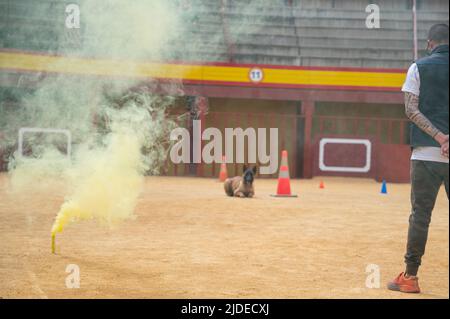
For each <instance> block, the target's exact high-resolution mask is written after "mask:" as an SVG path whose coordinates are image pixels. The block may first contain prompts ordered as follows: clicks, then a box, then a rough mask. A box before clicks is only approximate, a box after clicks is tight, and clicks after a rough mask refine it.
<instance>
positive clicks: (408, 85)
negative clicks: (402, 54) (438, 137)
mask: <svg viewBox="0 0 450 319" xmlns="http://www.w3.org/2000/svg"><path fill="white" fill-rule="evenodd" d="M402 91H403V92H409V93H412V94H414V95H417V96H420V75H419V68H418V67H417V64H415V63H413V64H412V65H411V67H410V68H409V70H408V74H407V75H406V81H405V83H404V84H403V87H402ZM411 159H412V160H417V161H429V162H439V163H447V164H448V163H449V159H448V158H447V157H445V156H443V155H442V154H441V148H440V147H433V146H431V147H430V146H423V147H415V148H414V149H413V152H412V156H411Z"/></svg>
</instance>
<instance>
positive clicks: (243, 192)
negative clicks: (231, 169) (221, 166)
mask: <svg viewBox="0 0 450 319" xmlns="http://www.w3.org/2000/svg"><path fill="white" fill-rule="evenodd" d="M256 170H257V168H256V166H254V167H252V168H250V167H248V166H247V165H244V170H243V174H242V176H236V177H232V178H227V179H226V180H225V183H224V189H225V193H226V194H227V195H228V196H231V197H241V198H244V197H249V198H252V197H253V196H255V187H254V185H253V181H254V180H255V175H256Z"/></svg>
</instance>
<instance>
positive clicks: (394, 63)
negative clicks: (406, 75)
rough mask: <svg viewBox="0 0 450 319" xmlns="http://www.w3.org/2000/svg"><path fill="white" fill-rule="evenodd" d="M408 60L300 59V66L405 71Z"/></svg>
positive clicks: (409, 62)
mask: <svg viewBox="0 0 450 319" xmlns="http://www.w3.org/2000/svg"><path fill="white" fill-rule="evenodd" d="M411 63H412V61H410V60H404V61H403V60H402V61H399V60H379V59H345V58H339V59H332V58H330V59H323V58H317V57H307V56H302V57H301V65H302V66H325V67H326V66H328V67H361V68H394V69H398V68H401V69H405V72H406V70H407V68H408V67H409V66H410V65H411Z"/></svg>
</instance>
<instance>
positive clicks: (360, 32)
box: [297, 27, 412, 40]
mask: <svg viewBox="0 0 450 319" xmlns="http://www.w3.org/2000/svg"><path fill="white" fill-rule="evenodd" d="M297 35H298V36H299V37H300V38H318V37H327V38H332V37H335V38H337V39H340V38H347V39H353V38H354V39H361V38H364V39H367V40H369V39H388V40H402V39H405V38H410V37H411V36H412V31H411V30H389V29H366V28H360V29H346V28H309V27H306V28H305V27H299V28H297Z"/></svg>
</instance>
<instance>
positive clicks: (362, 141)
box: [319, 138, 372, 173]
mask: <svg viewBox="0 0 450 319" xmlns="http://www.w3.org/2000/svg"><path fill="white" fill-rule="evenodd" d="M327 144H361V145H365V146H366V165H365V166H364V167H345V166H343V167H339V166H327V165H325V160H324V159H325V145H327ZM371 167H372V142H371V141H369V140H367V139H348V138H323V139H321V140H320V145H319V169H320V170H321V171H323V172H342V173H368V172H369V171H370V169H371Z"/></svg>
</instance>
